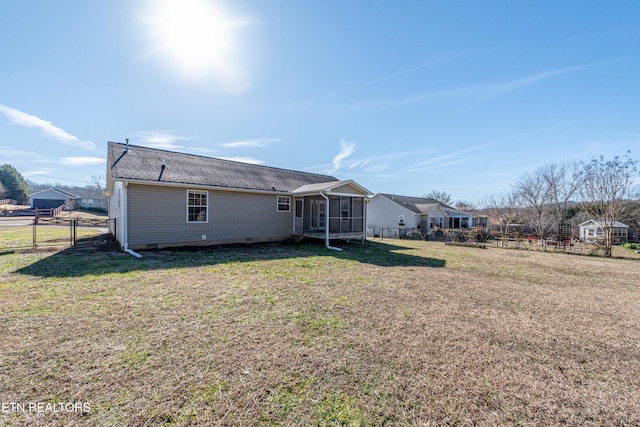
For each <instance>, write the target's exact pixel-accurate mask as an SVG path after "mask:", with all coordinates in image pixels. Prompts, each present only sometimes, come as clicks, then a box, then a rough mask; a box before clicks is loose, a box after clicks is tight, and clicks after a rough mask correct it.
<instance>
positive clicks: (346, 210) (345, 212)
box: [340, 197, 351, 219]
mask: <svg viewBox="0 0 640 427" xmlns="http://www.w3.org/2000/svg"><path fill="white" fill-rule="evenodd" d="M340 216H341V217H342V219H349V217H350V216H351V199H350V198H348V197H344V198H340Z"/></svg>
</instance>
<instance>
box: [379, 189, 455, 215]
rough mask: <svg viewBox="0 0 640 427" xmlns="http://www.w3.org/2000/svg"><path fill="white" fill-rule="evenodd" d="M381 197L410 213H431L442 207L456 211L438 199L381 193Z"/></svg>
mask: <svg viewBox="0 0 640 427" xmlns="http://www.w3.org/2000/svg"><path fill="white" fill-rule="evenodd" d="M380 195H381V196H384V197H386V198H387V199H389V200H391V201H394V202H396V203H397V204H399V205H400V206H404V207H405V208H407V209H409V210H410V211H412V212H414V213H417V214H422V213H429V212H431V211H432V210H433V209H434V208H435V207H436V206H441V207H442V208H443V209H449V210H455V211H457V209H455V208H452V207H451V206H449V205H445V204H444V203H440V202H439V201H437V200H436V199H428V198H425V197H411V196H398V195H395V194H384V193H380Z"/></svg>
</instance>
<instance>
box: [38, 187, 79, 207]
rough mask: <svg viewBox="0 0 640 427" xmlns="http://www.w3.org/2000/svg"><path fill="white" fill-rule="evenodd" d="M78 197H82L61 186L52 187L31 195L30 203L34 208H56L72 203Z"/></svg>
mask: <svg viewBox="0 0 640 427" xmlns="http://www.w3.org/2000/svg"><path fill="white" fill-rule="evenodd" d="M78 199H80V196H78V195H77V194H72V193H69V192H68V191H65V190H62V189H60V188H50V189H48V190H44V191H38V192H37V193H33V194H32V195H30V196H29V204H30V205H31V208H32V209H33V208H38V209H55V208H57V207H59V206H62V205H72V204H73V203H76V202H77V200H78Z"/></svg>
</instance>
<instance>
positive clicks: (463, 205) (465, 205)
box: [454, 200, 477, 212]
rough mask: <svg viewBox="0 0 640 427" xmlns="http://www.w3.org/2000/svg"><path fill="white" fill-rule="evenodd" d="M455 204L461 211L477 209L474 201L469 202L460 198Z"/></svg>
mask: <svg viewBox="0 0 640 427" xmlns="http://www.w3.org/2000/svg"><path fill="white" fill-rule="evenodd" d="M454 206H455V208H456V209H460V210H461V211H465V212H469V211H475V210H476V209H477V207H476V205H475V204H474V203H471V202H467V201H464V200H458V201H457V202H456V204H455V205H454Z"/></svg>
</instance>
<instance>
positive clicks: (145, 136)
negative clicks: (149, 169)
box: [132, 129, 193, 150]
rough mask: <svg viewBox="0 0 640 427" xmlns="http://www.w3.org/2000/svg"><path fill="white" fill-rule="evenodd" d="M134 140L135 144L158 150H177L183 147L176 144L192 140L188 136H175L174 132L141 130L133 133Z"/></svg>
mask: <svg viewBox="0 0 640 427" xmlns="http://www.w3.org/2000/svg"><path fill="white" fill-rule="evenodd" d="M134 138H135V143H136V144H139V145H144V146H145V147H151V148H157V149H160V150H179V149H181V148H184V146H182V145H179V144H176V143H177V142H179V141H189V140H191V139H193V138H191V137H188V136H180V135H177V134H176V131H173V130H167V129H156V130H141V131H138V132H136V133H134ZM132 142H133V141H132Z"/></svg>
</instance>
